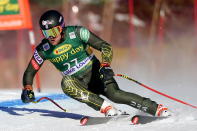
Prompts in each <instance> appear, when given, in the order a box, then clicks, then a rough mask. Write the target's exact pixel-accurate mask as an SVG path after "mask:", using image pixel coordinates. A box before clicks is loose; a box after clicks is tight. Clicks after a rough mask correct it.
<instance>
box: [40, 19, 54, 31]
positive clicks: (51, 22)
mask: <svg viewBox="0 0 197 131" xmlns="http://www.w3.org/2000/svg"><path fill="white" fill-rule="evenodd" d="M53 23H54V21H53V20H51V21H50V20H46V21H45V20H43V21H42V25H43V26H45V28H46V29H48V28H49V25H52V24H53Z"/></svg>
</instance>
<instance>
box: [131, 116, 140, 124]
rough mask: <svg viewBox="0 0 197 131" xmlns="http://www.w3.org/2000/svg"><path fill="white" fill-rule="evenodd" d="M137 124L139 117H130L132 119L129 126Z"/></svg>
mask: <svg viewBox="0 0 197 131" xmlns="http://www.w3.org/2000/svg"><path fill="white" fill-rule="evenodd" d="M138 123H139V116H134V117H132V119H131V124H132V125H136V124H138Z"/></svg>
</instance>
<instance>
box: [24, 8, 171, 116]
mask: <svg viewBox="0 0 197 131" xmlns="http://www.w3.org/2000/svg"><path fill="white" fill-rule="evenodd" d="M39 25H40V29H41V32H42V34H43V36H44V39H43V40H42V41H41V43H40V44H39V45H38V46H37V47H36V49H35V51H34V54H33V56H32V58H31V60H30V62H29V65H28V67H27V69H26V70H25V72H24V75H23V85H24V88H23V90H22V94H21V99H22V101H23V102H24V103H28V102H32V101H34V100H35V96H34V92H33V88H32V84H33V78H34V76H35V74H36V72H38V70H39V69H40V68H41V66H42V65H43V63H44V61H45V60H49V61H50V62H51V63H52V64H53V65H54V66H55V67H56V68H57V69H58V70H59V71H60V72H61V74H62V76H63V79H62V81H61V87H62V90H63V92H64V93H65V94H66V95H68V96H70V97H71V98H73V99H75V100H78V101H80V102H82V103H86V104H87V105H88V106H90V107H92V108H93V109H95V110H97V111H100V112H101V113H104V114H105V115H106V116H115V115H119V114H121V113H122V112H121V111H120V110H118V109H117V108H115V107H114V106H113V105H112V104H110V103H109V102H107V101H106V100H104V99H103V98H101V97H100V96H99V95H104V96H106V97H107V98H108V99H109V100H111V101H113V102H115V103H120V104H127V105H129V106H132V107H134V108H136V109H139V110H141V111H143V112H146V113H149V114H151V115H154V116H168V115H169V114H170V113H169V111H168V108H166V107H164V106H163V105H161V104H157V103H156V102H154V101H151V100H150V99H149V98H145V97H141V96H139V95H137V94H134V93H129V92H125V91H123V90H120V89H119V87H118V85H117V83H116V81H115V79H114V78H113V76H114V72H113V70H112V68H111V67H110V64H111V61H112V56H113V52H112V47H111V45H110V44H108V43H107V42H106V41H104V40H102V39H101V38H99V37H98V36H96V35H95V34H93V33H92V32H90V31H89V30H88V29H86V28H85V27H83V26H65V23H64V17H63V16H62V14H60V13H59V12H58V11H56V10H49V11H47V12H45V13H44V14H43V15H42V16H41V17H40V21H39ZM90 47H92V48H95V49H97V50H99V51H100V52H101V56H102V61H101V62H100V61H99V60H98V59H97V58H96V56H95V55H94V54H93V53H92V50H91V48H90Z"/></svg>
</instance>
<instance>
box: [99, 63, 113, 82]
mask: <svg viewBox="0 0 197 131" xmlns="http://www.w3.org/2000/svg"><path fill="white" fill-rule="evenodd" d="M99 73H100V78H101V79H102V81H103V82H105V81H108V80H110V79H111V78H113V76H114V72H113V70H112V68H111V67H110V65H109V64H107V63H101V67H100V69H99Z"/></svg>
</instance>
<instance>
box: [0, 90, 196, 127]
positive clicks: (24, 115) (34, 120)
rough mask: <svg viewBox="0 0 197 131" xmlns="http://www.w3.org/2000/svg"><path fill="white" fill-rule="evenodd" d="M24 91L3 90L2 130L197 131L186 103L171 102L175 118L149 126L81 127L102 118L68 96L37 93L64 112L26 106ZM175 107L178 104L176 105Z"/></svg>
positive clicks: (125, 123) (50, 107)
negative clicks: (89, 118) (87, 119)
mask: <svg viewBox="0 0 197 131" xmlns="http://www.w3.org/2000/svg"><path fill="white" fill-rule="evenodd" d="M20 93H21V92H20V91H15V90H1V91H0V120H1V121H0V131H58V130H61V131H78V130H80V131H110V130H111V131H112V130H113V131H197V110H196V109H193V108H190V107H188V106H184V105H182V104H174V103H173V102H172V103H170V102H169V103H168V104H169V105H170V107H176V108H175V109H174V108H173V109H172V111H173V112H176V113H175V115H174V116H173V117H171V118H168V119H165V120H160V121H155V122H152V123H149V124H146V125H130V122H129V121H121V122H109V123H106V124H100V125H93V126H81V125H80V123H79V119H80V118H81V117H83V115H89V116H101V115H100V113H99V112H96V111H94V110H93V109H91V108H89V107H88V106H86V105H85V104H82V103H79V102H77V101H75V100H72V99H70V98H69V97H66V96H65V95H64V94H58V93H57V94H54V93H50V92H49V93H36V98H37V99H38V98H40V97H42V96H47V97H49V98H51V99H53V100H54V101H55V102H57V103H58V104H59V105H61V106H62V107H64V108H65V109H67V112H63V111H62V110H61V109H59V108H58V107H56V106H55V105H54V104H53V103H51V102H50V101H47V100H45V101H41V102H40V103H37V104H34V103H30V104H23V103H22V102H21V100H20ZM173 104H174V105H173ZM117 106H118V107H120V108H121V109H122V110H126V111H130V112H129V113H136V112H137V111H136V110H135V109H132V108H131V107H129V106H125V105H117Z"/></svg>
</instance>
